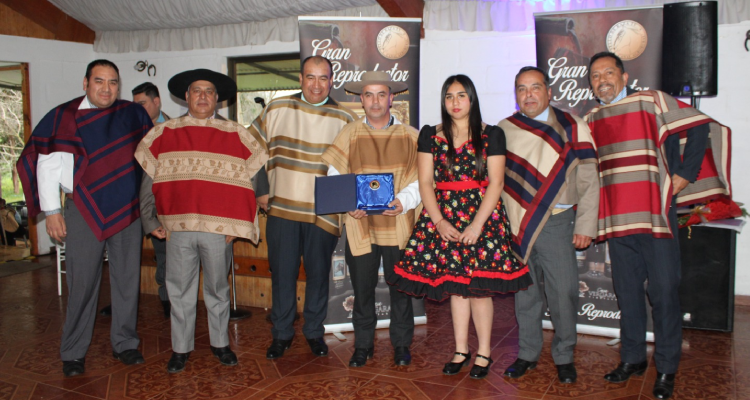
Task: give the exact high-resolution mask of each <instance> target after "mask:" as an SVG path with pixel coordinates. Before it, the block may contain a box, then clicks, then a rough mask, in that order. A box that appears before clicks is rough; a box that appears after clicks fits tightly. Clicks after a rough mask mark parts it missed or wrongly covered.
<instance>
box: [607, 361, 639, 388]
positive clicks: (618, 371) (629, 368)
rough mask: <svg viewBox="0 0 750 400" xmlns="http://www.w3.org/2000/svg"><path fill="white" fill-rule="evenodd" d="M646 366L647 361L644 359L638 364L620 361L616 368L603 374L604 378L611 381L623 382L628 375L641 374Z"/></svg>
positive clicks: (628, 377)
mask: <svg viewBox="0 0 750 400" xmlns="http://www.w3.org/2000/svg"><path fill="white" fill-rule="evenodd" d="M646 367H648V362H646V361H644V362H642V363H638V364H629V363H624V362H621V363H620V365H618V366H617V368H615V369H614V370H612V372H610V373H608V374H607V375H604V379H606V380H608V381H610V382H612V383H620V382H625V381H627V380H628V379H630V376H631V375H633V374H635V375H638V376H641V375H643V373H644V372H646Z"/></svg>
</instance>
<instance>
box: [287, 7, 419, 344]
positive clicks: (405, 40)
mask: <svg viewBox="0 0 750 400" xmlns="http://www.w3.org/2000/svg"><path fill="white" fill-rule="evenodd" d="M420 23H421V19H413V18H372V19H368V18H349V17H342V18H337V17H300V18H299V35H300V59H302V60H304V59H305V58H307V57H309V56H323V57H325V58H327V59H329V60H330V61H331V64H332V66H333V78H332V80H333V87H332V88H331V94H330V96H332V97H333V98H334V99H335V100H336V101H337V102H338V103H339V104H341V105H343V106H345V107H347V108H349V109H351V110H352V111H354V112H355V113H357V115H359V116H364V110H363V109H362V106H361V103H360V98H359V95H356V94H352V93H347V92H346V91H345V90H344V85H345V84H346V83H347V82H356V81H359V80H361V77H362V74H363V73H365V72H368V71H384V72H387V73H388V74H389V75H390V76H391V79H392V80H393V81H397V82H406V83H407V85H408V87H409V90H408V91H406V92H403V93H400V94H397V95H396V96H395V97H394V99H393V105H392V107H391V114H393V115H395V116H396V118H398V119H399V120H400V121H401V122H403V123H404V124H408V125H412V126H414V127H417V124H418V121H417V116H418V112H419V103H418V100H419V39H420ZM345 248H346V230H344V231H343V233H342V235H341V238H340V239H339V241H338V244H337V245H336V250H335V251H334V253H333V259H332V261H331V274H330V277H329V299H328V316H327V318H326V320H325V321H324V325H325V329H326V332H342V331H352V330H354V327H353V326H352V323H351V321H352V320H351V318H352V311H353V308H354V290H353V288H352V284H351V280H350V274H349V268H350V267H349V265H347V264H346V261H345V260H344V252H345ZM382 262H383V261H382V259H381V272H379V273H378V283H377V286H376V289H375V308H376V310H375V312H376V314H377V318H378V324H377V328H384V327H387V326H388V325H389V323H390V307H391V306H390V295H389V288H388V284H387V283H386V282H385V277H384V276H383V273H382ZM412 301H413V306H414V322H415V324H425V323H426V322H427V317H426V316H425V310H424V302H423V301H422V300H417V299H414V300H412Z"/></svg>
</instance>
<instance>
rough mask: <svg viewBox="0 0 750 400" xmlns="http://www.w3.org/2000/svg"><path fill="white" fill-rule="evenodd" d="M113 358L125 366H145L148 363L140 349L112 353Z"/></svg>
mask: <svg viewBox="0 0 750 400" xmlns="http://www.w3.org/2000/svg"><path fill="white" fill-rule="evenodd" d="M112 357H114V358H116V359H118V360H120V361H121V362H122V363H123V364H125V365H134V364H143V363H144V362H146V361H145V360H144V359H143V355H141V352H140V351H138V349H130V350H125V351H123V352H122V353H118V352H116V351H112Z"/></svg>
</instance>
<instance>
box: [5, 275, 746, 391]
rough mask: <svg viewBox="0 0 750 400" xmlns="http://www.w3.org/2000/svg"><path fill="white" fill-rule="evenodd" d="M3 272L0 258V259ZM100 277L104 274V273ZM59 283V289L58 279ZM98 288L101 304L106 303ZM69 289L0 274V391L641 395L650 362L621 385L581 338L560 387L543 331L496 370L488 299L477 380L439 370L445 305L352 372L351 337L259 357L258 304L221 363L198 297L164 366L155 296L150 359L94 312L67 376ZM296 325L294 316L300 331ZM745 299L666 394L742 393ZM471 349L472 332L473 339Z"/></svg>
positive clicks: (609, 358) (505, 353)
mask: <svg viewBox="0 0 750 400" xmlns="http://www.w3.org/2000/svg"><path fill="white" fill-rule="evenodd" d="M0 268H2V265H1V264H0ZM105 282H107V275H106V273H105ZM63 287H64V286H63ZM108 296H109V292H108V285H106V284H104V285H103V288H102V293H101V299H100V304H102V305H104V304H107V303H108V302H109V300H108ZM65 299H66V293H65V292H64V293H63V296H62V297H58V296H57V288H56V277H55V269H54V267H51V268H44V269H40V270H36V271H32V272H27V273H22V274H17V275H13V276H9V277H5V278H0V399H14V400H15V399H55V400H60V399H87V400H90V399H336V400H343V399H432V400H438V399H561V398H578V399H592V400H593V399H596V400H598V399H649V398H651V389H652V384H653V379H654V377H655V375H656V370H655V369H654V367H653V366H649V369H648V371H647V373H646V374H645V376H643V377H635V378H633V379H631V380H630V381H629V382H627V383H623V384H612V383H608V382H606V381H604V379H602V376H603V375H604V374H605V373H606V372H607V371H609V370H610V369H611V368H613V367H614V366H615V365H616V364H617V362H618V359H619V358H618V353H617V351H618V348H617V346H615V347H610V346H607V344H606V343H607V342H608V341H609V340H610V339H608V338H602V337H596V336H588V335H579V341H578V347H577V349H576V364H577V366H578V374H579V378H578V382H577V383H576V384H573V385H561V384H559V383H558V382H557V379H556V372H555V367H554V365H553V362H552V359H551V357H550V355H549V343H550V340H551V333H550V332H546V333H545V351H544V355H543V357H542V359H541V360H540V364H539V367H538V368H537V369H536V370H534V371H531V372H530V373H528V374H527V375H526V376H524V377H523V378H521V379H518V380H510V379H508V378H504V377H503V376H502V372H503V370H504V368H505V367H507V366H508V365H509V364H510V363H511V362H512V361H513V360H514V359H515V355H516V351H517V349H516V346H517V341H518V338H517V332H518V330H517V329H516V323H515V318H514V316H513V297H512V296H504V297H497V298H495V321H494V325H495V328H494V333H493V340H492V346H493V350H492V358H493V359H495V364H494V365H493V366H492V370H491V374H490V376H489V377H488V378H487V379H485V380H479V381H477V380H472V379H469V377H468V376H467V374H468V368H465V369H464V370H463V371H462V372H461V373H460V374H458V375H455V376H444V375H442V373H441V368H442V365H443V363H445V362H446V361H448V359H449V358H450V356H451V353H452V352H453V332H452V327H451V319H450V308H449V304H448V303H447V302H445V303H443V304H437V303H428V305H427V315H428V321H429V322H428V324H427V325H423V326H419V327H417V328H416V332H415V338H414V345H413V346H412V354H413V357H414V359H413V362H412V364H411V365H410V366H408V367H396V366H393V365H392V364H391V362H392V356H393V354H392V349H391V346H390V343H389V341H388V331H387V330H380V331H378V335H377V341H376V349H375V357H374V359H373V360H371V361H370V362H368V363H367V365H366V366H365V367H363V368H356V369H355V368H348V366H347V364H348V360H349V357H350V356H351V354H352V351H353V349H352V343H353V335H352V334H350V333H349V334H345V336H346V338H347V340H346V341H343V342H341V341H339V340H338V339H336V338H335V337H334V336H333V335H326V337H325V340H326V342H327V343H328V345H329V347H330V353H329V355H328V357H325V358H318V357H314V356H313V355H312V354H311V353H310V351H309V349H308V347H307V344H306V343H305V342H304V340H301V339H302V335H301V333H300V332H298V334H297V339H298V340H297V341H296V342H295V343H294V345H293V346H292V348H291V349H290V350H288V351H287V353H286V354H285V355H284V357H282V358H281V359H279V360H276V361H269V360H266V358H265V349H266V346H268V344H269V343H270V341H271V334H270V325H269V324H268V323H267V322H266V320H265V311H264V310H262V309H251V311H252V312H253V317H252V318H249V319H246V320H242V321H239V322H232V323H231V324H230V339H231V346H232V348H233V349H234V351H235V352H236V353H237V355H238V357H239V365H238V366H236V367H225V366H222V365H220V364H219V363H218V361H217V360H216V359H215V358H214V357H213V356H211V354H210V351H209V341H208V330H207V327H206V324H207V322H206V317H205V307H203V304H202V303H201V304H200V305H199V308H200V309H199V312H198V315H199V317H198V321H197V329H196V350H195V351H194V352H193V354H192V355H191V358H190V361H189V363H188V365H187V368H186V369H185V371H184V372H183V373H181V374H174V375H173V374H168V373H167V371H166V364H167V360H168V359H169V356H170V354H171V351H170V326H169V321H168V320H166V319H165V318H164V316H163V314H162V311H161V304H160V302H159V300H158V298H157V296H153V295H142V296H141V304H140V313H139V325H138V331H139V334H140V336H141V351H142V352H143V355H144V356H145V358H146V363H145V364H143V365H136V366H124V365H122V364H121V363H119V362H117V361H115V360H114V359H112V351H111V348H110V345H109V323H110V321H109V318H107V317H98V320H97V324H96V329H95V332H94V339H93V343H92V345H91V348H90V349H89V353H88V355H87V357H86V373H85V374H84V375H82V376H79V377H74V378H64V377H63V375H62V372H61V369H62V363H61V362H60V360H59V353H58V348H59V344H60V331H61V327H62V323H63V318H64V314H65V302H66V300H65ZM300 326H301V324H300V323H298V324H297V328H298V329H299V328H300ZM748 332H750V307H737V308H736V316H735V332H734V333H718V332H709V331H698V330H685V331H684V343H683V359H682V360H683V361H682V364H681V366H680V372H679V374H678V378H677V388H676V390H675V395H674V397H673V398H674V399H750V336H748V335H747V333H748ZM471 346H472V351H474V352H476V338H475V337H473V336H472V343H471Z"/></svg>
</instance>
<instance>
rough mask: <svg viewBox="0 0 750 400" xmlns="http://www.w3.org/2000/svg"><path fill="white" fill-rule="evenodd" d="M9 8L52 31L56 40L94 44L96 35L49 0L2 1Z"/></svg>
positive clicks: (0, 1)
mask: <svg viewBox="0 0 750 400" xmlns="http://www.w3.org/2000/svg"><path fill="white" fill-rule="evenodd" d="M0 3H2V4H5V5H6V6H7V7H8V8H10V9H12V10H13V11H15V12H17V13H19V14H21V15H23V16H24V17H26V18H28V19H29V20H31V21H32V22H34V23H36V24H38V25H39V26H41V27H42V28H44V29H46V30H48V31H50V32H51V33H52V34H53V35H54V36H55V40H64V41H68V42H78V43H88V44H93V43H94V39H95V38H96V33H95V32H94V31H93V30H91V28H89V27H88V26H86V25H84V24H82V23H80V22H79V21H78V20H76V19H74V18H73V17H71V16H69V15H68V14H65V13H64V12H62V10H60V9H59V8H57V7H55V6H54V5H53V4H52V3H50V2H49V1H47V0H0Z"/></svg>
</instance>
